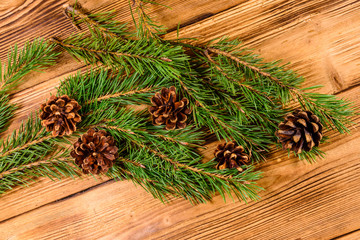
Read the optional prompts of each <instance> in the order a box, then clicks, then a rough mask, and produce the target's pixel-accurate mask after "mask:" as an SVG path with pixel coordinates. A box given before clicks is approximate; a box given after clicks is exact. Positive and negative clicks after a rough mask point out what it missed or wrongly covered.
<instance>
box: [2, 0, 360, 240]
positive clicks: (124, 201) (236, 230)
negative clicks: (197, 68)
mask: <svg viewBox="0 0 360 240" xmlns="http://www.w3.org/2000/svg"><path fill="white" fill-rule="evenodd" d="M156 1H157V2H160V3H163V4H166V5H168V6H170V7H171V8H172V9H166V8H163V7H152V8H151V11H152V12H153V14H154V17H156V18H157V19H158V20H159V21H160V22H161V23H162V24H164V25H166V26H167V27H168V28H169V33H168V34H167V36H166V37H167V38H172V37H175V36H176V33H175V30H176V26H177V24H178V23H180V24H181V25H180V26H181V28H180V36H181V37H198V38H199V39H200V41H207V40H209V39H212V38H214V37H220V36H223V35H228V36H230V37H232V38H235V37H238V38H240V39H242V40H243V41H244V42H245V43H246V44H247V45H248V46H249V47H251V48H254V49H256V52H258V53H260V54H261V55H262V56H263V57H264V58H265V59H266V60H276V59H284V60H285V61H286V62H288V61H290V62H291V65H290V67H291V68H293V69H295V70H297V71H298V72H299V74H301V75H303V76H305V77H306V79H307V81H306V83H305V85H306V86H309V85H317V84H322V85H324V86H325V87H324V88H323V89H322V90H321V92H322V93H331V94H336V95H338V96H339V97H345V98H348V99H350V100H352V101H355V103H356V105H357V106H359V105H360V98H359V97H360V17H359V16H360V1H358V0H268V1H266V0H168V1H166V0H156ZM66 2H67V1H65V0H56V1H55V0H1V1H0V58H1V59H2V60H4V59H5V58H6V52H7V50H8V48H9V47H10V46H13V45H14V44H15V43H19V44H20V45H23V43H24V42H25V41H26V40H31V39H33V38H35V37H39V36H42V37H51V36H64V35H68V34H69V33H71V32H73V31H75V30H74V28H73V27H72V26H71V25H70V22H69V21H68V20H67V19H66V18H65V16H64V15H63V14H62V7H61V6H62V5H63V4H64V3H66ZM78 2H79V3H80V4H81V5H82V6H83V7H84V8H85V9H87V10H88V11H91V12H97V11H104V10H112V9H115V10H116V13H117V14H118V16H119V19H121V20H123V21H130V15H129V10H128V6H127V4H128V1H127V0H121V1H116V0H78ZM85 68H86V66H84V65H83V64H80V63H77V62H76V61H75V60H74V59H72V58H71V57H70V56H69V55H67V54H62V55H61V57H60V59H59V63H58V64H57V65H56V66H54V67H51V68H50V69H48V70H46V72H44V73H34V74H31V75H29V76H28V77H27V78H26V81H25V82H24V83H23V84H22V85H21V86H20V87H19V88H18V89H17V90H16V91H14V92H13V94H12V95H11V98H12V100H11V101H12V102H14V103H17V104H19V105H20V106H21V109H19V110H18V111H17V115H16V118H15V119H14V121H13V123H12V125H11V130H13V129H15V128H17V127H18V126H19V124H20V122H21V120H24V119H25V118H26V116H28V115H29V114H30V112H32V111H33V110H36V109H38V108H39V105H40V103H41V102H43V101H44V100H45V99H46V98H48V97H49V94H50V92H55V91H56V90H55V87H56V86H57V85H58V83H59V81H60V80H61V79H63V78H64V77H65V76H67V75H69V74H73V73H75V72H76V71H78V70H84V69H85ZM355 121H356V122H357V124H356V125H355V126H354V127H352V133H351V135H350V134H346V135H339V134H337V133H334V132H328V133H327V135H328V136H331V142H330V143H327V144H325V145H323V147H322V149H323V150H324V151H325V152H326V153H327V157H326V159H324V160H320V161H319V162H318V163H316V164H313V165H310V164H307V163H305V162H301V161H299V160H297V159H295V158H288V157H287V155H286V154H285V153H284V152H281V151H276V152H274V153H273V154H272V155H271V157H270V158H269V160H268V161H267V162H265V163H262V164H261V165H260V166H259V167H260V169H261V170H262V171H264V178H263V179H262V180H261V181H260V182H259V184H260V185H261V186H262V187H264V188H266V191H263V192H261V197H262V200H261V201H259V202H251V203H249V204H247V205H246V204H244V203H241V202H237V201H236V202H232V201H228V202H227V203H224V202H223V201H222V199H221V197H220V196H217V197H215V198H214V200H213V202H211V203H207V204H203V205H198V206H192V205H190V204H189V203H188V202H187V201H185V200H181V199H174V200H173V201H172V202H171V203H170V204H167V205H163V204H161V203H160V201H158V200H156V199H153V197H152V196H151V195H150V194H148V193H146V192H145V191H144V190H143V189H142V188H140V187H135V186H134V184H133V183H131V182H126V181H123V182H115V181H113V180H110V179H106V178H102V179H93V178H90V177H84V178H83V180H76V181H74V180H72V179H64V180H63V181H58V182H52V181H50V180H48V179H41V180H40V181H39V182H38V183H35V184H33V185H32V186H31V187H30V188H25V189H16V190H14V191H12V192H9V193H8V194H6V195H4V196H2V197H1V198H0V239H9V240H10V239H11V240H13V239H185V238H186V239H187V238H191V239H223V238H224V239H330V238H337V239H360V220H359V219H360V147H359V146H360V131H359V123H360V119H359V118H356V119H355ZM214 146H215V145H214V144H211V145H210V146H209V149H208V151H207V152H206V155H207V156H208V157H210V156H211V154H212V151H213V148H214Z"/></svg>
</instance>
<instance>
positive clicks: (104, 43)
mask: <svg viewBox="0 0 360 240" xmlns="http://www.w3.org/2000/svg"><path fill="white" fill-rule="evenodd" d="M52 41H53V42H54V43H56V44H58V45H59V46H61V47H63V48H64V49H65V50H66V51H68V52H69V53H70V54H71V55H73V56H74V57H75V58H77V59H81V60H83V61H84V62H85V63H91V64H96V63H98V62H100V63H102V64H103V65H104V66H109V67H112V68H118V69H121V68H124V69H125V71H126V73H127V74H128V75H130V73H131V72H132V71H133V70H135V71H136V72H138V73H140V74H145V72H151V73H152V74H155V75H158V76H159V75H160V76H162V77H173V78H178V77H179V76H180V73H181V71H183V70H185V69H186V64H187V60H188V57H187V56H186V55H185V54H184V51H183V49H182V48H181V47H180V46H178V47H176V46H175V47H173V46H171V45H170V44H167V43H161V44H159V43H158V42H156V41H150V40H128V41H126V42H121V41H118V40H117V39H115V38H111V39H107V38H103V37H101V36H98V37H95V36H84V34H76V35H73V36H70V37H69V38H67V39H65V40H64V41H59V40H56V39H54V38H53V39H52Z"/></svg>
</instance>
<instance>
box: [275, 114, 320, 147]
mask: <svg viewBox="0 0 360 240" xmlns="http://www.w3.org/2000/svg"><path fill="white" fill-rule="evenodd" d="M322 129H323V126H322V124H321V123H320V120H319V117H318V116H316V115H314V114H313V113H312V112H309V111H302V110H295V111H294V112H293V113H290V114H288V115H287V116H286V117H285V121H283V122H282V123H280V124H279V130H277V131H276V133H275V134H276V136H277V137H278V138H279V140H280V142H281V144H282V146H283V149H290V150H292V151H294V152H296V153H301V151H310V150H311V149H312V148H313V147H314V146H319V143H320V140H321V138H322Z"/></svg>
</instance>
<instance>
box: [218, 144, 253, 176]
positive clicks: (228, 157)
mask: <svg viewBox="0 0 360 240" xmlns="http://www.w3.org/2000/svg"><path fill="white" fill-rule="evenodd" d="M214 155H215V157H216V158H215V161H217V162H218V164H217V165H216V169H225V168H236V169H237V170H239V171H240V172H241V171H242V168H241V167H240V166H241V165H246V164H249V163H250V157H249V156H248V155H247V154H246V153H245V152H244V148H243V147H242V146H238V145H237V144H236V142H228V143H222V144H219V145H218V146H217V148H216V150H215V152H214Z"/></svg>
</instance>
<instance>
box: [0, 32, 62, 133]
mask: <svg viewBox="0 0 360 240" xmlns="http://www.w3.org/2000/svg"><path fill="white" fill-rule="evenodd" d="M54 47H55V45H51V44H49V43H48V42H46V41H44V40H43V39H41V38H39V39H35V40H34V41H33V42H26V43H25V45H24V47H23V48H22V49H21V50H19V49H18V46H17V45H15V46H14V48H11V49H10V50H9V52H8V55H7V63H4V64H3V63H1V62H0V119H1V120H0V133H1V132H3V131H5V130H6V128H7V127H8V125H9V121H10V119H11V118H12V116H13V114H14V111H15V110H16V108H17V107H16V106H15V105H14V104H10V103H9V95H8V93H9V91H12V90H14V88H15V87H16V86H17V85H18V84H19V83H20V82H21V80H22V79H23V77H24V76H25V75H26V74H28V73H30V72H31V71H40V70H43V69H45V68H47V67H48V66H51V65H53V64H54V63H55V60H56V58H57V55H58V53H56V52H54Z"/></svg>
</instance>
